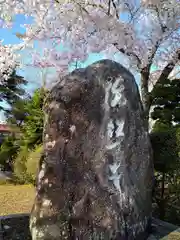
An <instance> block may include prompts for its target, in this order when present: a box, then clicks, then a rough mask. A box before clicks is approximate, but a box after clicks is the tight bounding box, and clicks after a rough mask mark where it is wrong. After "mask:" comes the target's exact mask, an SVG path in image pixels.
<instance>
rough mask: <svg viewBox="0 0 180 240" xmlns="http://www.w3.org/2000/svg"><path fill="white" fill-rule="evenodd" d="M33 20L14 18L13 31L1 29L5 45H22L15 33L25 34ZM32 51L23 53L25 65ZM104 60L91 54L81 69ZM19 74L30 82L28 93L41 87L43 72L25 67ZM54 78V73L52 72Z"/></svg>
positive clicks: (1, 117) (101, 56)
mask: <svg viewBox="0 0 180 240" xmlns="http://www.w3.org/2000/svg"><path fill="white" fill-rule="evenodd" d="M32 22H33V19H32V18H30V17H28V18H27V17H25V16H24V15H17V16H15V18H14V23H13V26H12V28H11V29H6V28H0V39H1V40H2V39H3V40H4V42H3V44H17V43H20V42H21V40H20V39H19V38H17V37H16V35H15V33H17V32H18V33H24V32H25V29H24V28H23V27H22V25H23V24H29V23H32ZM35 48H36V49H38V44H35ZM29 51H30V50H23V51H21V58H22V61H23V63H25V64H27V63H30V61H31V58H30V55H29ZM102 58H105V57H104V56H103V55H100V54H90V55H89V57H88V59H87V61H86V62H84V63H83V64H81V67H86V66H87V65H89V64H91V63H93V62H96V61H98V60H100V59H102ZM117 61H120V59H119V57H117ZM70 70H73V67H70ZM17 72H18V74H20V75H22V76H24V77H25V79H27V80H28V82H29V84H28V86H27V91H28V92H32V91H33V90H34V89H35V88H36V87H38V86H40V82H39V81H38V79H41V74H42V72H41V70H39V69H37V68H34V67H28V66H24V67H23V69H18V71H17ZM50 74H51V76H52V74H53V71H50ZM1 119H3V115H2V113H0V120H1Z"/></svg>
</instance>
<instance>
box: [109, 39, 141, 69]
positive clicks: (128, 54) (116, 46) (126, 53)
mask: <svg viewBox="0 0 180 240" xmlns="http://www.w3.org/2000/svg"><path fill="white" fill-rule="evenodd" d="M113 46H114V47H115V48H116V49H117V50H118V51H119V52H121V53H123V54H125V55H127V56H129V57H134V58H135V59H136V61H137V65H138V68H139V69H140V65H141V60H140V58H139V57H138V55H137V54H135V53H133V52H128V51H127V50H125V49H123V48H119V47H118V43H113Z"/></svg>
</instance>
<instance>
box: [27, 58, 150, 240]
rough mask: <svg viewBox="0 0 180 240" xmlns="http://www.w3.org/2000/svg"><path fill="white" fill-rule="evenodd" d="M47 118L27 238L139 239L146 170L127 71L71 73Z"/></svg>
mask: <svg viewBox="0 0 180 240" xmlns="http://www.w3.org/2000/svg"><path fill="white" fill-rule="evenodd" d="M46 112H47V116H46V121H45V131H44V159H42V161H41V166H40V171H39V179H38V184H37V196H36V199H35V203H34V207H33V209H32V214H31V221H30V227H31V233H32V237H33V240H37V239H38V240H40V239H43V240H48V239H49V240H53V239H60V240H64V239H71V240H72V239H81V240H89V239H94V240H98V239H107V240H110V239H138V240H140V239H146V233H147V227H148V225H149V222H150V218H151V191H152V177H153V166H152V159H151V147H150V142H149V137H148V133H147V132H146V130H145V127H144V120H143V117H142V105H141V102H140V96H139V92H138V88H137V85H136V83H135V80H134V77H133V76H132V75H131V73H130V72H129V71H127V70H126V69H125V68H124V67H122V66H121V65H120V64H118V63H116V62H112V61H110V60H103V61H99V62H97V63H95V64H93V65H91V66H89V67H88V68H86V69H79V70H75V71H74V72H72V73H71V74H69V75H67V76H66V77H65V78H63V79H61V81H59V83H58V84H57V85H56V86H55V87H54V88H53V89H52V91H51V93H50V96H49V99H48V101H47V106H46Z"/></svg>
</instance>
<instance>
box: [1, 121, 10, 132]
mask: <svg viewBox="0 0 180 240" xmlns="http://www.w3.org/2000/svg"><path fill="white" fill-rule="evenodd" d="M0 131H1V132H10V128H9V126H8V125H7V124H1V123H0Z"/></svg>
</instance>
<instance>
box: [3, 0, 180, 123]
mask: <svg viewBox="0 0 180 240" xmlns="http://www.w3.org/2000/svg"><path fill="white" fill-rule="evenodd" d="M17 13H24V14H26V15H28V16H32V17H33V18H34V23H33V24H31V25H25V26H24V27H25V28H26V33H25V34H24V35H22V36H20V37H21V38H22V39H23V41H24V45H26V46H27V45H28V44H30V43H32V42H33V41H34V40H38V41H40V42H43V46H44V47H43V55H40V54H38V52H35V51H34V52H33V64H34V66H36V67H38V66H39V67H55V68H56V70H57V71H58V72H59V73H60V74H62V75H63V74H66V73H67V71H68V65H69V64H70V63H73V62H78V61H85V60H86V59H87V57H88V54H89V53H93V52H96V53H104V54H106V56H107V58H113V56H114V55H115V53H119V54H123V55H125V56H127V57H128V58H129V61H130V63H131V67H132V68H134V69H136V70H137V71H138V72H139V73H140V75H141V97H142V101H143V105H144V110H145V116H146V117H147V119H148V117H149V110H150V106H151V101H150V83H152V80H153V82H155V81H160V80H161V79H162V78H165V77H168V75H169V74H170V73H171V71H172V70H173V69H174V67H175V66H177V65H178V61H179V59H180V51H179V47H180V41H179V40H180V2H179V1H177V0H165V1H163V0H151V1H150V0H146V1H137V0H129V1H126V0H124V1H119V0H76V1H75V0H13V1H12V0H6V1H3V0H2V1H0V17H1V18H2V19H3V21H4V24H6V25H7V26H9V25H10V23H11V22H12V19H13V15H14V14H17ZM60 45H61V46H63V50H62V51H57V46H60ZM153 66H156V68H157V69H158V73H160V74H159V75H158V74H154V75H153V78H151V70H152V67H153ZM154 76H155V78H154Z"/></svg>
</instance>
